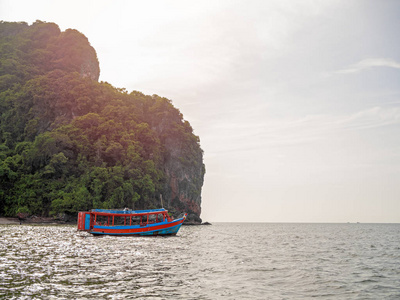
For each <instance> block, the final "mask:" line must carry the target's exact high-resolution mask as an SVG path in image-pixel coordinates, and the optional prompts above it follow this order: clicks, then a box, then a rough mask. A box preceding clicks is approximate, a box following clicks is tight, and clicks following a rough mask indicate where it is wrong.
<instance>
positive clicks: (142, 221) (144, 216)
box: [140, 215, 147, 225]
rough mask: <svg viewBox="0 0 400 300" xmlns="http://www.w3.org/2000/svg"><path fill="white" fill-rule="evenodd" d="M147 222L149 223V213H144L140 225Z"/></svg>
mask: <svg viewBox="0 0 400 300" xmlns="http://www.w3.org/2000/svg"><path fill="white" fill-rule="evenodd" d="M146 224H147V215H143V216H142V219H141V222H140V225H146Z"/></svg>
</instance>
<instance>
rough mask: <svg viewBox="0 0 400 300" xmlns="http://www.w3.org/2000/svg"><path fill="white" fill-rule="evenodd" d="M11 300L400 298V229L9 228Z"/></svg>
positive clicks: (3, 274)
mask: <svg viewBox="0 0 400 300" xmlns="http://www.w3.org/2000/svg"><path fill="white" fill-rule="evenodd" d="M0 298H5V299H143V298H145V299H311V298H317V299H374V300H375V299H400V224H269V223H262V224H248V223H244V224H239V223H230V224H229V223H219V224H214V225H212V226H184V227H182V228H181V230H180V231H179V233H178V235H177V236H176V237H147V238H146V237H111V236H105V237H93V236H91V235H89V234H87V233H85V232H77V231H76V227H75V226H28V225H13V226H10V225H7V226H6V225H2V226H0Z"/></svg>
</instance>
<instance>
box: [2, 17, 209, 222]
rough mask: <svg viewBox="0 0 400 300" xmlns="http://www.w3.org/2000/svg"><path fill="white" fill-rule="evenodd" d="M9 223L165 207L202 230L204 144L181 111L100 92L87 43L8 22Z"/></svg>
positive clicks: (161, 102) (160, 101) (5, 161)
mask: <svg viewBox="0 0 400 300" xmlns="http://www.w3.org/2000/svg"><path fill="white" fill-rule="evenodd" d="M0 59H1V60H0V215H1V214H5V215H7V216H15V215H16V214H17V213H24V214H35V215H41V216H48V215H49V214H50V215H55V214H65V213H66V214H70V215H76V212H77V211H81V210H88V209H92V208H124V207H130V208H134V209H143V208H157V207H159V206H160V199H159V195H160V194H162V195H163V200H164V207H165V208H166V209H168V210H169V211H170V212H171V213H172V214H173V215H175V216H177V215H178V214H179V213H182V212H187V213H189V220H190V221H194V222H201V219H200V214H201V189H202V185H203V178H204V173H205V167H204V164H203V152H202V150H201V148H200V140H199V138H198V137H197V136H196V135H194V133H193V129H192V127H191V126H190V124H189V123H188V122H187V121H185V120H184V119H183V116H182V114H181V113H180V112H179V110H178V109H176V108H175V107H174V106H173V105H172V102H171V101H170V100H168V99H166V98H162V97H159V96H157V95H153V96H147V95H144V94H142V93H140V92H136V91H134V92H132V93H130V94H128V93H127V92H126V91H125V90H124V89H117V88H114V87H113V86H111V85H110V84H108V83H99V82H97V81H98V78H99V74H100V68H99V62H98V60H97V55H96V52H95V50H94V49H93V47H91V45H90V43H89V41H88V39H87V38H86V37H85V36H84V35H83V34H81V33H80V32H78V31H76V30H71V29H68V30H66V31H65V32H60V29H59V28H58V26H57V25H56V24H53V23H45V22H40V21H37V22H35V23H34V24H32V25H31V26H29V25H27V24H26V23H7V22H0Z"/></svg>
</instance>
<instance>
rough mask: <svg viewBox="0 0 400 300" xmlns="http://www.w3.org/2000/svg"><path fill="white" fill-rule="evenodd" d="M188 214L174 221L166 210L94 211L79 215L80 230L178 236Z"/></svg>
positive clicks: (119, 233)
mask: <svg viewBox="0 0 400 300" xmlns="http://www.w3.org/2000/svg"><path fill="white" fill-rule="evenodd" d="M186 217H187V213H184V214H183V216H182V217H179V218H177V219H175V220H174V219H173V218H171V217H170V216H169V214H168V211H167V210H165V209H164V208H160V209H148V210H130V209H127V208H125V209H124V210H111V209H92V210H90V211H83V212H79V213H78V230H79V231H87V232H89V233H91V234H93V235H123V236H128V235H139V236H154V235H176V234H177V233H178V231H179V229H180V228H181V226H182V223H183V222H184V221H185V220H186Z"/></svg>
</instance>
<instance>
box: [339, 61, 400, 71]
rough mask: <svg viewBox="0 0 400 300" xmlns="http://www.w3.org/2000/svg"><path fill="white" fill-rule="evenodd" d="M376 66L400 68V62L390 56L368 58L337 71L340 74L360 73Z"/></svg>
mask: <svg viewBox="0 0 400 300" xmlns="http://www.w3.org/2000/svg"><path fill="white" fill-rule="evenodd" d="M374 67H387V68H395V69H400V63H398V62H396V61H395V60H393V59H390V58H367V59H363V60H361V61H360V62H358V63H356V64H353V65H350V66H349V67H347V68H346V69H343V70H339V71H337V72H335V73H339V74H349V73H358V72H361V71H363V70H366V69H370V68H374Z"/></svg>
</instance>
